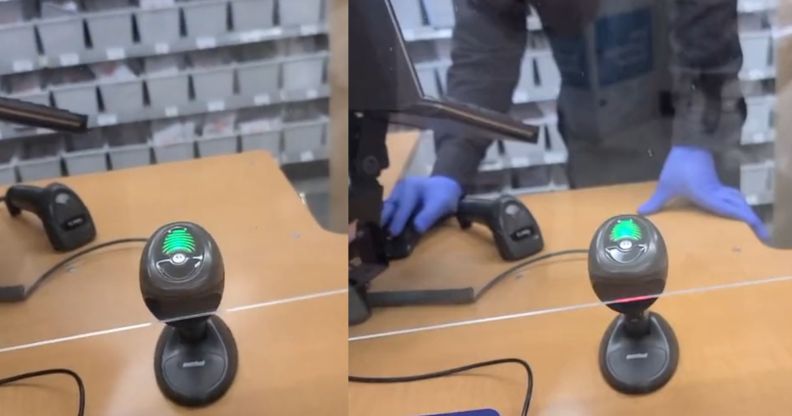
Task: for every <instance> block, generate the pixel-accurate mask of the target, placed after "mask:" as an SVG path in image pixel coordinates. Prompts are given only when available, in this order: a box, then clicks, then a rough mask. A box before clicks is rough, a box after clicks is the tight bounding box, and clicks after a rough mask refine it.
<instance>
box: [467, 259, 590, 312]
mask: <svg viewBox="0 0 792 416" xmlns="http://www.w3.org/2000/svg"><path fill="white" fill-rule="evenodd" d="M588 252H589V251H588V250H586V249H582V248H577V249H570V250H561V251H553V252H550V253H545V254H542V255H540V256H536V257H531V258H530V259H528V260H525V261H523V262H520V263H517V264H515V265H514V266H512V267H510V268H508V269H506V270H504V271H503V272H501V273H500V274H498V275H497V276H495V277H494V278H493V279H492V280H490V281H489V282H488V283H487V284H486V285H484V287H482V288H481V290H480V291H479V292H478V294H476V300H478V299H479V298H480V297H481V296H483V295H484V293H485V292H486V291H488V290H490V289H492V287H493V286H495V285H496V284H498V283H499V282H500V281H501V280H503V279H505V278H507V277H509V276H510V275H511V274H512V273H514V272H516V271H518V270H520V269H522V268H525V267H528V266H530V265H532V264H534V263H536V262H540V261H542V260H547V259H551V258H553V257H558V256H567V255H570V254H588Z"/></svg>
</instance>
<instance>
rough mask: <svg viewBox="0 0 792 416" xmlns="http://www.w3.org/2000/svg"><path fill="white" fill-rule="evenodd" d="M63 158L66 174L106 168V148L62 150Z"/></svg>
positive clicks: (78, 173) (92, 171) (101, 170)
mask: <svg viewBox="0 0 792 416" xmlns="http://www.w3.org/2000/svg"><path fill="white" fill-rule="evenodd" d="M63 160H64V162H65V165H66V173H67V174H68V175H82V174H86V173H94V172H104V171H106V170H107V149H105V148H100V149H91V150H78V151H74V152H64V153H63Z"/></svg>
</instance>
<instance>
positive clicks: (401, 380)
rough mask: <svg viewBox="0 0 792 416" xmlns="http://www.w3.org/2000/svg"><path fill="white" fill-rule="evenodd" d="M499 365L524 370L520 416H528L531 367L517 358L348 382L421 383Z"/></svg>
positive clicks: (531, 388) (356, 379)
mask: <svg viewBox="0 0 792 416" xmlns="http://www.w3.org/2000/svg"><path fill="white" fill-rule="evenodd" d="M500 364H519V365H521V366H522V367H523V368H524V369H525V372H526V374H527V376H528V387H527V389H526V392H525V400H524V402H523V408H522V412H521V413H520V415H521V416H527V415H528V409H529V408H530V407H531V397H532V396H533V371H531V366H530V365H529V364H528V363H527V362H526V361H524V360H521V359H519V358H501V359H497V360H491V361H483V362H479V363H474V364H468V365H465V366H462V367H457V368H451V369H448V370H441V371H435V372H432V373H426V374H419V375H413V376H402V377H360V376H349V382H351V383H368V384H393V383H410V382H414V381H423V380H430V379H435V378H441V377H447V376H451V375H454V374H458V373H463V372H466V371H470V370H475V369H477V368H482V367H490V366H494V365H500Z"/></svg>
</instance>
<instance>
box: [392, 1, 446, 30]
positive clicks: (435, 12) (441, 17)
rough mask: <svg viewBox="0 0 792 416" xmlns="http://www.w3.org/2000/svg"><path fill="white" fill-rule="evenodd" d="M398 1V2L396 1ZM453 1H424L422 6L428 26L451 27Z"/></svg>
mask: <svg viewBox="0 0 792 416" xmlns="http://www.w3.org/2000/svg"><path fill="white" fill-rule="evenodd" d="M397 1H398V0H397ZM454 1H455V0H424V2H423V5H424V8H425V9H426V15H427V17H428V18H429V25H431V26H433V27H443V28H445V27H453V26H454V24H455V23H456V19H455V18H454Z"/></svg>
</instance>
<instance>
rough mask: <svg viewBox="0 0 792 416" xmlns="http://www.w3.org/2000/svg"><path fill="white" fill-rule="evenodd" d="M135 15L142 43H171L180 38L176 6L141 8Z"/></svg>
mask: <svg viewBox="0 0 792 416" xmlns="http://www.w3.org/2000/svg"><path fill="white" fill-rule="evenodd" d="M136 15H137V24H138V32H139V33H140V41H141V42H142V43H144V44H155V43H171V42H173V41H176V40H178V39H179V38H181V31H180V29H179V28H180V27H181V25H180V24H179V9H178V8H175V7H173V8H161V9H142V10H138V11H137V13H136Z"/></svg>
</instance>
